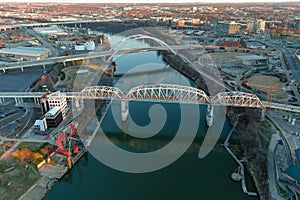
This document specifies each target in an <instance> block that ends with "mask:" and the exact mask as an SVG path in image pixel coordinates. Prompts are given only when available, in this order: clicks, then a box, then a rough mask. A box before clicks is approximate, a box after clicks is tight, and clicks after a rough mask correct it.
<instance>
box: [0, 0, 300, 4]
mask: <svg viewBox="0 0 300 200" xmlns="http://www.w3.org/2000/svg"><path fill="white" fill-rule="evenodd" d="M125 1H126V0H125ZM287 2H290V3H300V0H264V1H261V0H252V1H251V0H245V1H241V0H225V1H219V0H217V1H216V0H203V1H197V2H195V1H192V0H191V1H184V0H175V1H170V0H140V1H137V0H129V1H126V2H124V0H116V1H114V2H111V1H109V0H107V1H106V0H104V1H101V2H97V0H96V1H95V0H87V1H84V0H73V1H72V2H70V1H68V0H40V1H39V0H29V1H23V0H2V2H0V4H1V3H23V4H27V3H56V4H60V3H64V4H81V3H82V4H182V3H186V4H203V3H205V4H208V3H211V4H226V3H234V4H238V3H240V4H247V3H252V4H255V3H259V4H262V3H287Z"/></svg>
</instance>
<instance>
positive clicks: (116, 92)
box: [79, 86, 123, 99]
mask: <svg viewBox="0 0 300 200" xmlns="http://www.w3.org/2000/svg"><path fill="white" fill-rule="evenodd" d="M79 97H80V98H84V99H110V98H114V99H121V98H122V97H123V92H122V91H121V90H120V89H119V88H116V87H110V86H92V87H86V88H84V89H83V90H82V91H81V92H80V93H79Z"/></svg>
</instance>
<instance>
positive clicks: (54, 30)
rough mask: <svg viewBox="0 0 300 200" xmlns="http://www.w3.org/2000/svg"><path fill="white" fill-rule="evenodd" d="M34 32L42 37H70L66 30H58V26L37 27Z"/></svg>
mask: <svg viewBox="0 0 300 200" xmlns="http://www.w3.org/2000/svg"><path fill="white" fill-rule="evenodd" d="M33 30H34V31H35V32H36V33H38V34H40V35H42V36H45V37H47V36H55V35H68V33H66V32H65V31H64V30H62V29H60V28H58V27H57V26H49V27H36V28H33Z"/></svg>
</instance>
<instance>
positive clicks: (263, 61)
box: [236, 55, 269, 66]
mask: <svg viewBox="0 0 300 200" xmlns="http://www.w3.org/2000/svg"><path fill="white" fill-rule="evenodd" d="M236 57H237V58H238V59H240V60H242V63H243V64H244V65H248V66H267V65H268V63H269V59H268V58H266V57H264V56H258V55H250V56H236Z"/></svg>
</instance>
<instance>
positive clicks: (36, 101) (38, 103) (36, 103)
mask: <svg viewBox="0 0 300 200" xmlns="http://www.w3.org/2000/svg"><path fill="white" fill-rule="evenodd" d="M33 99H34V105H36V106H39V105H40V100H39V98H33Z"/></svg>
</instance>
